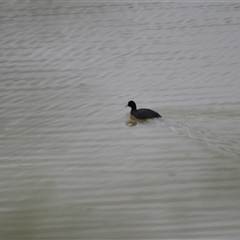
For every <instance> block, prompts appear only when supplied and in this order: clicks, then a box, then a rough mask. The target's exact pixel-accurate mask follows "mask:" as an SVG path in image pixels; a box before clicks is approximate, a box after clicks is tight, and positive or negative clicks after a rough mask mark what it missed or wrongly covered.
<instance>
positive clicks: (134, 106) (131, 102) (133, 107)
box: [126, 100, 137, 110]
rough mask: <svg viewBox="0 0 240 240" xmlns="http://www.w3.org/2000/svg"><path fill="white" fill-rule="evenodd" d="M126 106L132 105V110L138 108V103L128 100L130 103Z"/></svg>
mask: <svg viewBox="0 0 240 240" xmlns="http://www.w3.org/2000/svg"><path fill="white" fill-rule="evenodd" d="M126 107H130V108H132V110H136V109H137V106H136V103H135V102H134V101H132V100H131V101H129V102H128V105H127V106H126Z"/></svg>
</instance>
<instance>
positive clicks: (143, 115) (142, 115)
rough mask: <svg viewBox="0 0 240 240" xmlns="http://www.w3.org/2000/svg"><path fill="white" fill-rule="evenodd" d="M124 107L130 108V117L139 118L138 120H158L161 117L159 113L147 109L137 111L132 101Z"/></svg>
mask: <svg viewBox="0 0 240 240" xmlns="http://www.w3.org/2000/svg"><path fill="white" fill-rule="evenodd" d="M126 107H130V108H131V112H130V113H131V115H132V116H134V117H136V118H139V119H147V118H160V117H162V116H161V115H160V114H159V113H157V112H155V111H153V110H151V109H147V108H140V109H137V105H136V103H135V102H134V101H132V100H131V101H129V102H128V104H127V105H126Z"/></svg>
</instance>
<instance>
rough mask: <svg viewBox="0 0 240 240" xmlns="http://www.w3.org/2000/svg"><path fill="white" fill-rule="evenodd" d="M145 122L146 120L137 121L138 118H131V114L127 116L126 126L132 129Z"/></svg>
mask: <svg viewBox="0 0 240 240" xmlns="http://www.w3.org/2000/svg"><path fill="white" fill-rule="evenodd" d="M146 122H147V120H146V119H138V118H135V117H134V116H132V115H131V114H129V117H128V119H127V121H126V125H127V126H128V127H134V126H136V125H137V124H138V123H146Z"/></svg>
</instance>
